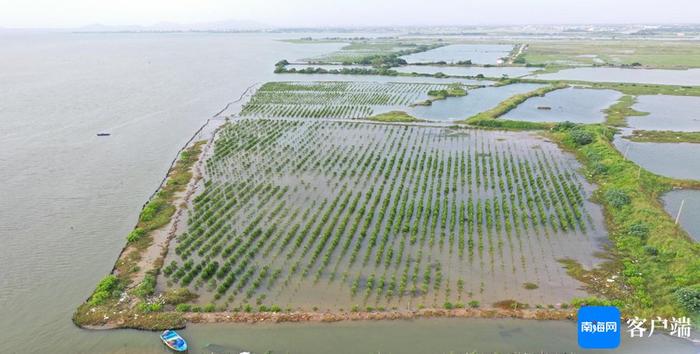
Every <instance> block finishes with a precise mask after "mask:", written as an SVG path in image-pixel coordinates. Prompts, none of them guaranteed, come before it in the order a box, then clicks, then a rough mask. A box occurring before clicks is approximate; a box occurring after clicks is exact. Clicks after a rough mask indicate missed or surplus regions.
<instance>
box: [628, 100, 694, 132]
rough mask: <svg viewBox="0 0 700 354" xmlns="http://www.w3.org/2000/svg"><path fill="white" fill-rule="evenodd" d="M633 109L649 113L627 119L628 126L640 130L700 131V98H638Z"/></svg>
mask: <svg viewBox="0 0 700 354" xmlns="http://www.w3.org/2000/svg"><path fill="white" fill-rule="evenodd" d="M632 108H634V109H635V110H637V111H640V112H648V113H649V114H648V115H645V116H635V117H628V118H627V125H629V126H630V127H631V128H633V129H640V130H672V131H700V97H694V96H666V95H654V96H637V103H635V104H634V105H633V106H632Z"/></svg>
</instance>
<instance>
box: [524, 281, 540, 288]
mask: <svg viewBox="0 0 700 354" xmlns="http://www.w3.org/2000/svg"><path fill="white" fill-rule="evenodd" d="M523 288H525V289H527V290H535V289H537V288H539V286H537V284H535V283H530V282H528V283H525V284H523Z"/></svg>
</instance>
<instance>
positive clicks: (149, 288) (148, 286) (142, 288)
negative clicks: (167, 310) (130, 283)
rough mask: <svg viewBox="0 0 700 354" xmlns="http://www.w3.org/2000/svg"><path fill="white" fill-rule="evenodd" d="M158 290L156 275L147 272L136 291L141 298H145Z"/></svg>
mask: <svg viewBox="0 0 700 354" xmlns="http://www.w3.org/2000/svg"><path fill="white" fill-rule="evenodd" d="M155 290H156V277H155V276H153V275H152V274H146V276H145V277H144V278H143V281H142V282H141V284H139V285H138V286H137V287H136V289H135V290H134V293H135V294H136V296H138V297H140V298H145V297H147V296H150V295H153V293H154V292H155Z"/></svg>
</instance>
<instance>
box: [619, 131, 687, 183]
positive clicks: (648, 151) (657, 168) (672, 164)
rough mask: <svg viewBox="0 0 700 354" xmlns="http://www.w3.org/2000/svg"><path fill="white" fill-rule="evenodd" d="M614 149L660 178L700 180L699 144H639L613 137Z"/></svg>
mask: <svg viewBox="0 0 700 354" xmlns="http://www.w3.org/2000/svg"><path fill="white" fill-rule="evenodd" d="M614 144H615V147H616V148H617V149H618V150H619V151H620V152H621V153H622V154H625V153H626V154H627V158H628V159H630V160H632V161H634V163H636V164H638V165H640V166H642V167H644V168H645V169H647V170H649V171H651V172H654V173H656V174H658V175H661V176H667V177H672V178H679V179H700V159H699V158H698V156H700V144H691V143H639V142H634V141H629V140H627V139H623V138H622V137H621V136H620V135H617V136H615V140H614Z"/></svg>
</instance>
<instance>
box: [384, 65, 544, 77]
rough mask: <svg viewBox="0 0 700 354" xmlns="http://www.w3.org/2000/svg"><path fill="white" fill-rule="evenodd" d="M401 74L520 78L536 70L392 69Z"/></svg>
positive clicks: (498, 67) (506, 68) (515, 67)
mask: <svg viewBox="0 0 700 354" xmlns="http://www.w3.org/2000/svg"><path fill="white" fill-rule="evenodd" d="M392 69H393V70H396V71H398V72H401V73H418V74H435V73H439V72H440V73H443V74H445V75H455V76H476V75H479V74H481V75H484V76H487V77H502V76H503V75H506V76H509V77H520V76H524V75H528V74H530V73H532V72H533V71H535V70H537V69H538V68H526V67H524V66H491V67H485V66H438V65H405V66H400V67H397V68H392Z"/></svg>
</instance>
